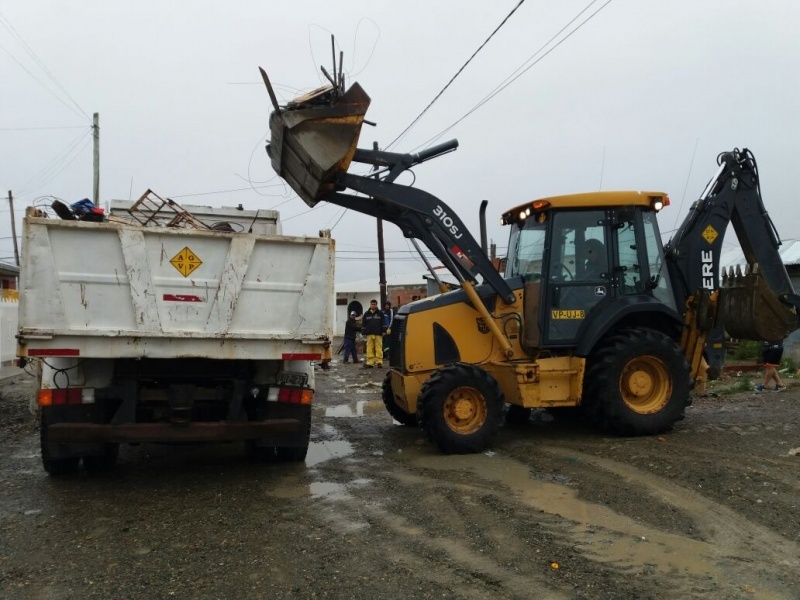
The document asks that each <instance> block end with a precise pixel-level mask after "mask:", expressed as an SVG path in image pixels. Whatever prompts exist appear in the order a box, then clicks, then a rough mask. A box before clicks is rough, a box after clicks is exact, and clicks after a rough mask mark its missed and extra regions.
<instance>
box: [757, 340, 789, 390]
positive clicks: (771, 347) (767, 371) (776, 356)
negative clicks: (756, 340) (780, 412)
mask: <svg viewBox="0 0 800 600" xmlns="http://www.w3.org/2000/svg"><path fill="white" fill-rule="evenodd" d="M782 358H783V342H782V341H780V342H767V341H764V342H761V362H763V363H764V383H762V384H761V385H757V386H756V391H757V392H763V391H764V390H765V389H769V382H770V381H774V382H775V387H774V388H773V389H772V391H773V392H780V391H781V390H784V389H786V386H785V385H783V382H782V381H781V376H780V375H779V374H778V367H780V366H781V359H782Z"/></svg>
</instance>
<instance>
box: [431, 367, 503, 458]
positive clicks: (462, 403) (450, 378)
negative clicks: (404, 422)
mask: <svg viewBox="0 0 800 600" xmlns="http://www.w3.org/2000/svg"><path fill="white" fill-rule="evenodd" d="M503 405H504V398H503V392H502V391H501V390H500V386H499V385H497V381H496V380H495V379H494V377H492V376H491V375H490V374H489V373H487V372H486V371H484V370H483V369H480V368H478V367H476V366H473V365H468V364H465V363H455V364H452V365H447V366H445V367H442V368H441V369H439V370H437V371H436V372H434V374H433V375H431V376H430V378H429V379H428V380H427V381H426V382H425V383H424V385H423V386H422V390H421V391H420V395H419V399H418V400H417V419H418V420H419V423H420V426H421V427H422V429H423V430H424V431H425V433H426V434H427V435H428V438H429V439H430V440H431V441H433V442H434V443H436V445H437V446H438V447H439V450H441V451H442V452H444V453H445V454H469V453H474V452H481V451H482V450H483V449H484V448H486V446H488V445H489V444H491V442H492V441H493V440H494V437H495V435H496V434H497V430H498V428H499V427H500V423H501V421H502V418H503Z"/></svg>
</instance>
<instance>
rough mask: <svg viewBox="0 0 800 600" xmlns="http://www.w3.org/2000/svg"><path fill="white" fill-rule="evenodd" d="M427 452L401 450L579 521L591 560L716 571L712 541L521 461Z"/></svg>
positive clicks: (575, 529)
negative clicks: (590, 495)
mask: <svg viewBox="0 0 800 600" xmlns="http://www.w3.org/2000/svg"><path fill="white" fill-rule="evenodd" d="M427 452H428V451H427V450H420V449H417V448H408V449H407V450H406V452H405V453H404V454H403V455H404V457H405V459H406V460H409V461H411V462H412V463H414V465H415V466H418V467H421V468H427V469H437V470H440V471H471V472H473V473H475V476H476V477H477V478H480V479H481V480H484V481H493V482H496V483H498V484H501V485H503V486H506V487H507V488H509V489H510V490H511V491H512V492H514V493H515V494H516V496H517V497H518V498H519V499H520V500H521V501H522V502H523V503H525V504H527V505H529V506H532V507H534V508H536V509H539V510H541V511H544V512H546V513H549V514H551V515H555V516H558V517H562V518H564V519H568V520H569V521H573V522H575V525H573V526H572V527H571V532H570V533H571V535H572V536H573V537H574V539H575V540H576V542H577V543H576V546H575V548H576V549H578V550H580V551H581V552H582V553H584V554H586V555H588V556H589V557H590V558H592V559H593V560H597V561H599V562H603V563H614V564H616V565H621V566H623V567H629V568H633V567H639V568H641V567H642V566H644V565H656V566H657V567H658V568H660V569H662V570H664V571H669V570H670V569H679V570H681V571H684V572H688V573H693V574H709V573H712V572H713V573H716V572H717V569H716V567H715V566H714V564H713V562H712V557H713V556H714V548H713V547H712V546H711V545H710V544H708V543H705V542H700V541H696V540H692V539H689V538H685V537H681V536H679V535H674V534H670V533H665V532H663V531H660V530H658V529H654V528H652V527H650V526H649V525H646V524H643V523H639V522H637V521H634V520H632V519H630V518H629V517H626V516H624V515H620V514H618V513H616V512H614V511H612V510H610V509H609V508H607V507H605V506H601V505H598V504H592V503H590V502H586V501H584V500H581V499H580V498H578V496H577V490H576V489H574V488H571V487H567V486H565V485H560V484H557V483H550V482H547V481H542V480H536V479H533V478H532V475H531V472H530V468H529V467H527V466H526V465H524V464H522V463H520V462H519V461H516V460H514V459H511V458H507V457H503V456H498V455H494V456H486V455H465V456H439V455H430V454H427ZM641 501H646V499H644V498H642V500H641Z"/></svg>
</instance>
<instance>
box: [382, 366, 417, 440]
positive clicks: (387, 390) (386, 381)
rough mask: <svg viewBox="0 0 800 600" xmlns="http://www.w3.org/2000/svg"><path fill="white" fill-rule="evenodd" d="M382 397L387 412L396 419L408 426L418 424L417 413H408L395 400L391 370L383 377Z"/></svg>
mask: <svg viewBox="0 0 800 600" xmlns="http://www.w3.org/2000/svg"><path fill="white" fill-rule="evenodd" d="M381 397H382V398H383V405H384V406H385V407H386V412H388V413H389V414H390V415H391V417H392V418H393V419H394V420H395V421H397V422H398V423H400V424H401V425H405V426H406V427H416V426H417V415H415V414H413V415H412V414H411V413H407V412H406V411H404V410H403V409H402V408H400V407H399V406H397V403H395V401H394V394H393V393H392V372H391V371H387V372H386V377H384V378H383V387H382V389H381Z"/></svg>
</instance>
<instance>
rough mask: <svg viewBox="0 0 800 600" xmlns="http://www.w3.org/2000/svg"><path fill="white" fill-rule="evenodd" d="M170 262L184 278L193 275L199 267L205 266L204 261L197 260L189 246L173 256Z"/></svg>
mask: <svg viewBox="0 0 800 600" xmlns="http://www.w3.org/2000/svg"><path fill="white" fill-rule="evenodd" d="M169 262H170V263H172V266H173V267H175V268H176V269H178V271H180V273H181V275H183V276H184V277H188V276H189V275H191V274H192V273H193V272H194V270H195V269H197V267H199V266H200V265H202V264H203V261H202V260H200V259H199V258H197V255H196V254H195V253H194V252H192V251H191V250H190V249H189V247H188V246H187V247H185V248H184V249H183V250H181V251H180V252H178V253H177V254H176V255H175V256H173V257H172V259H171V260H170V261H169Z"/></svg>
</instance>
